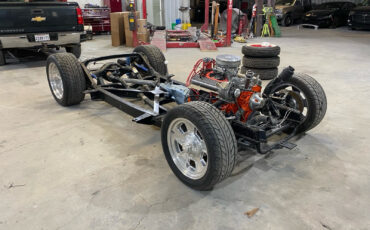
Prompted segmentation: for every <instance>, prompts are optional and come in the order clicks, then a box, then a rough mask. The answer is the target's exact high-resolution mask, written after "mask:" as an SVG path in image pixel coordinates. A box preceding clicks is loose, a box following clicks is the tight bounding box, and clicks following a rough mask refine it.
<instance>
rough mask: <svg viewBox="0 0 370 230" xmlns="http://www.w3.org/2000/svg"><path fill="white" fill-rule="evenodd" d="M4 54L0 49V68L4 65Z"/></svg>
mask: <svg viewBox="0 0 370 230" xmlns="http://www.w3.org/2000/svg"><path fill="white" fill-rule="evenodd" d="M5 64H6V62H5V53H4V51H3V50H1V49H0V66H2V65H5Z"/></svg>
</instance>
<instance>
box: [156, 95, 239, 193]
mask: <svg viewBox="0 0 370 230" xmlns="http://www.w3.org/2000/svg"><path fill="white" fill-rule="evenodd" d="M161 136H162V147H163V151H164V154H165V157H166V160H167V162H168V164H169V166H170V168H171V169H172V171H173V172H174V174H175V175H176V176H177V177H178V178H179V179H180V180H181V181H182V182H183V183H184V184H186V185H187V186H189V187H191V188H193V189H197V190H209V189H212V188H213V186H214V185H215V184H217V183H219V182H220V181H222V180H223V179H225V178H226V177H228V176H229V175H230V174H231V172H232V170H233V169H234V165H235V160H236V155H237V142H236V138H235V134H234V132H233V129H232V128H231V125H230V123H229V122H228V121H227V120H226V118H225V116H224V115H223V114H222V112H220V111H219V110H218V109H217V108H215V107H214V106H212V105H211V104H209V103H206V102H200V101H196V102H189V103H186V104H182V105H179V106H177V107H175V108H173V109H172V110H170V111H169V112H168V114H167V115H166V117H165V119H164V121H163V125H162V129H161Z"/></svg>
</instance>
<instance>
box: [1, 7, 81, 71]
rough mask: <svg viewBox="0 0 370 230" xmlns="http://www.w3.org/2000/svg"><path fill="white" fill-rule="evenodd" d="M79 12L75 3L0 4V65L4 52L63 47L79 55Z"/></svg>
mask: <svg viewBox="0 0 370 230" xmlns="http://www.w3.org/2000/svg"><path fill="white" fill-rule="evenodd" d="M83 31H84V26H83V18H82V12H81V9H80V8H79V6H78V4H77V3H75V2H57V1H52V0H50V1H34V2H19V1H18V2H12V1H4V0H0V65H4V64H5V52H6V51H7V50H12V49H19V48H22V49H23V48H26V49H37V50H43V49H48V48H60V47H65V49H66V51H67V52H70V53H73V54H74V55H75V56H76V57H77V58H78V57H79V56H80V55H81V44H80V42H81V41H80V35H81V33H82V32H83Z"/></svg>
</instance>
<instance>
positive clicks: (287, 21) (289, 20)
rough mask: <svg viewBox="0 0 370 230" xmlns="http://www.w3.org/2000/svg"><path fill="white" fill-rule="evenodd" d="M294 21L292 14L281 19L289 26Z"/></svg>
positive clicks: (284, 24)
mask: <svg viewBox="0 0 370 230" xmlns="http://www.w3.org/2000/svg"><path fill="white" fill-rule="evenodd" d="M292 23H293V19H292V17H291V16H290V15H285V16H284V17H283V18H282V20H281V25H282V26H286V27H289V26H290V25H292Z"/></svg>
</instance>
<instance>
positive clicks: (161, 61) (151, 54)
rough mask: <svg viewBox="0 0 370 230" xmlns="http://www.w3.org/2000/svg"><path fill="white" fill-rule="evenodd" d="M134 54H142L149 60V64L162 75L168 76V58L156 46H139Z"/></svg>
mask: <svg viewBox="0 0 370 230" xmlns="http://www.w3.org/2000/svg"><path fill="white" fill-rule="evenodd" d="M133 52H134V53H141V54H143V55H144V56H146V57H147V58H148V61H149V64H150V65H151V66H152V67H153V69H154V70H155V71H157V72H158V73H159V74H161V75H166V74H167V65H166V64H165V61H166V58H165V57H164V54H163V53H162V51H161V50H160V49H159V48H158V47H156V46H154V45H144V46H138V47H136V48H135V49H134V51H133Z"/></svg>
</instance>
